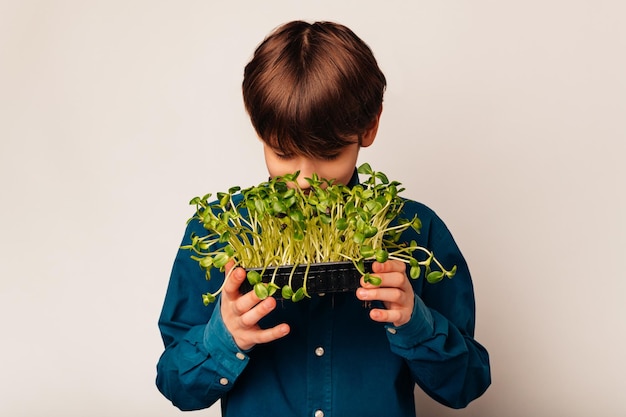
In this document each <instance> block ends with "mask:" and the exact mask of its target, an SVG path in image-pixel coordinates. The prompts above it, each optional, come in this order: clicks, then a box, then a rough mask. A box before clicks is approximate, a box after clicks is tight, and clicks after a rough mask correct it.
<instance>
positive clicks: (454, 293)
mask: <svg viewBox="0 0 626 417" xmlns="http://www.w3.org/2000/svg"><path fill="white" fill-rule="evenodd" d="M424 210H425V212H424ZM423 212H424V214H425V215H424V216H422V213H420V217H421V218H422V222H423V224H424V227H423V229H422V233H421V236H420V238H421V239H425V240H423V241H422V243H424V244H425V245H426V246H427V247H429V248H431V249H432V250H433V251H434V253H435V256H436V257H437V258H438V259H439V260H440V261H441V262H442V263H443V265H444V266H446V267H447V268H450V267H452V265H456V266H457V273H456V274H455V276H454V277H453V278H452V279H447V278H444V280H443V281H441V282H439V283H436V284H429V283H427V282H426V280H425V279H424V277H421V278H420V279H418V280H417V281H412V284H413V286H414V289H415V290H416V295H415V306H414V310H413V314H412V316H411V319H410V321H409V322H408V323H406V324H404V325H402V326H399V327H395V326H392V325H388V326H386V328H387V337H388V339H389V343H390V346H391V350H392V351H393V352H394V353H395V354H397V355H399V356H401V357H402V358H404V359H405V361H406V363H407V364H408V366H409V368H410V370H411V373H412V375H413V379H414V380H415V382H416V383H417V384H418V385H419V386H420V387H421V388H422V389H423V390H424V392H426V393H427V394H428V395H429V396H431V397H432V398H434V399H435V400H437V401H438V402H440V403H442V404H444V405H446V406H449V407H452V408H463V407H465V406H467V404H469V402H471V401H472V400H474V399H476V398H478V397H479V396H480V395H482V394H483V393H484V391H485V390H486V389H487V387H488V386H489V385H490V383H491V373H490V365H489V355H488V353H487V350H486V349H485V348H484V347H483V346H482V345H480V344H479V343H478V342H477V341H476V340H475V339H474V327H475V298H474V291H473V285H472V280H471V277H470V273H469V269H468V267H467V264H466V262H465V259H464V258H463V255H462V254H461V252H460V250H459V248H458V246H457V244H456V243H455V241H454V239H453V238H452V235H451V234H450V232H449V230H448V229H447V227H446V226H445V224H444V223H443V222H442V221H441V220H440V219H439V218H438V217H437V216H436V215H435V214H434V213H432V212H431V211H430V210H429V209H427V208H425V207H424V208H423Z"/></svg>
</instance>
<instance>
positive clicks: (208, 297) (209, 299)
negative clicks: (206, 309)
mask: <svg viewBox="0 0 626 417" xmlns="http://www.w3.org/2000/svg"><path fill="white" fill-rule="evenodd" d="M213 302H215V296H214V295H213V294H211V293H206V294H202V303H203V304H204V305H205V306H208V305H209V304H211V303H213Z"/></svg>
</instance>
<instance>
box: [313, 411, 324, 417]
mask: <svg viewBox="0 0 626 417" xmlns="http://www.w3.org/2000/svg"><path fill="white" fill-rule="evenodd" d="M315 417H324V412H323V411H322V410H315Z"/></svg>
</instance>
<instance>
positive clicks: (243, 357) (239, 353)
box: [235, 352, 246, 360]
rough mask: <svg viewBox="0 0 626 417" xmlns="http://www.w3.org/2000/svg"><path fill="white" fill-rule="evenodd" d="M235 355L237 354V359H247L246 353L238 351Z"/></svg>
mask: <svg viewBox="0 0 626 417" xmlns="http://www.w3.org/2000/svg"><path fill="white" fill-rule="evenodd" d="M235 356H236V357H237V359H239V360H244V359H246V355H244V354H243V353H241V352H237V353H236V354H235Z"/></svg>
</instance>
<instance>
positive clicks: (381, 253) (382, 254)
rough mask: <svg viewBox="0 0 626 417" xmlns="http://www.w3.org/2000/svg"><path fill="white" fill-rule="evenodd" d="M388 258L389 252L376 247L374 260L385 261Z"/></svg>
mask: <svg viewBox="0 0 626 417" xmlns="http://www.w3.org/2000/svg"><path fill="white" fill-rule="evenodd" d="M387 259H389V252H387V251H386V250H384V249H378V250H377V251H376V262H380V263H381V264H382V263H385V262H387Z"/></svg>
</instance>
